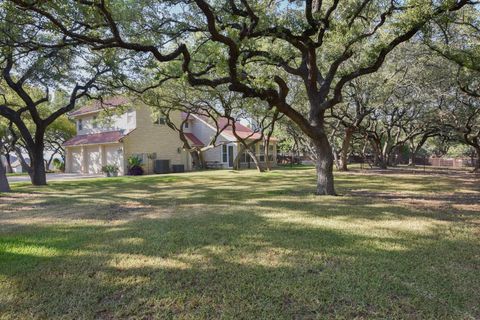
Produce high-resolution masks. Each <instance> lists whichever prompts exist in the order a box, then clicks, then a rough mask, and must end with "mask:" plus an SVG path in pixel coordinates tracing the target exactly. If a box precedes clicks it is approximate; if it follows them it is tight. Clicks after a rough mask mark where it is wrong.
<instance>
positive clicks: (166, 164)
mask: <svg viewBox="0 0 480 320" xmlns="http://www.w3.org/2000/svg"><path fill="white" fill-rule="evenodd" d="M153 172H154V173H169V172H170V160H155V162H154V166H153Z"/></svg>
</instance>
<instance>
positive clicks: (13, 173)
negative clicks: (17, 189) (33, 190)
mask: <svg viewBox="0 0 480 320" xmlns="http://www.w3.org/2000/svg"><path fill="white" fill-rule="evenodd" d="M20 176H28V173H26V172H12V173H7V177H20Z"/></svg>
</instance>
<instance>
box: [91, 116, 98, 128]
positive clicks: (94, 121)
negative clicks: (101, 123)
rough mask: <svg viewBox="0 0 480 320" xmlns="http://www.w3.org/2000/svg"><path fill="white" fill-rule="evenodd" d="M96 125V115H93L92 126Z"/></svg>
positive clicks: (95, 126)
mask: <svg viewBox="0 0 480 320" xmlns="http://www.w3.org/2000/svg"><path fill="white" fill-rule="evenodd" d="M97 126H98V122H97V116H94V117H93V119H92V128H94V129H96V128H97Z"/></svg>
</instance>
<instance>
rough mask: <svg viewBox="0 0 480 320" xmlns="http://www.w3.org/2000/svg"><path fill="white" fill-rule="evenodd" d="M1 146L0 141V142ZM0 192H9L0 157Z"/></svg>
mask: <svg viewBox="0 0 480 320" xmlns="http://www.w3.org/2000/svg"><path fill="white" fill-rule="evenodd" d="M0 147H1V143H0ZM0 192H10V185H9V184H8V179H7V174H6V172H5V168H4V166H3V161H2V159H1V157H0Z"/></svg>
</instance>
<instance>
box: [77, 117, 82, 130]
mask: <svg viewBox="0 0 480 320" xmlns="http://www.w3.org/2000/svg"><path fill="white" fill-rule="evenodd" d="M80 130H83V121H82V119H78V131H80Z"/></svg>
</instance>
